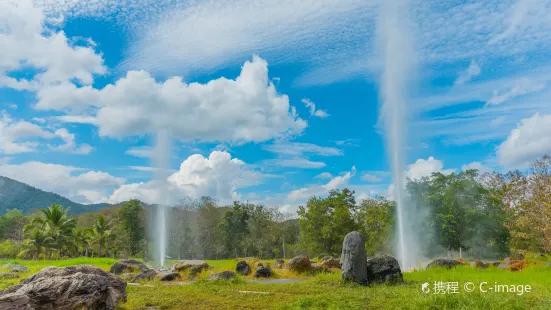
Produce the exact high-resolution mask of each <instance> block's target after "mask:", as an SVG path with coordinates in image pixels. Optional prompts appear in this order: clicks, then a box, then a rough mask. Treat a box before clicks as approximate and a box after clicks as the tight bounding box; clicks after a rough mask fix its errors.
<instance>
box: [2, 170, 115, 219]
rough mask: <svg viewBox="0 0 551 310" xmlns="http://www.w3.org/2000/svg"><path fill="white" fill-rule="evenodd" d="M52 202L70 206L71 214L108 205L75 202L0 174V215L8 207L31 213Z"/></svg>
mask: <svg viewBox="0 0 551 310" xmlns="http://www.w3.org/2000/svg"><path fill="white" fill-rule="evenodd" d="M52 204H60V205H62V206H63V207H64V208H67V207H69V208H71V210H70V211H69V214H71V215H76V214H81V213H85V212H94V211H98V210H100V209H103V208H105V207H108V206H110V205H109V204H107V203H100V204H91V205H85V204H81V203H76V202H74V201H71V200H69V199H67V198H65V197H62V196H60V195H58V194H54V193H50V192H45V191H43V190H40V189H38V188H35V187H32V186H30V185H27V184H25V183H22V182H19V181H16V180H12V179H10V178H6V177H3V176H0V215H2V214H4V213H5V212H6V210H10V209H18V210H20V211H21V212H23V214H31V213H33V212H34V211H35V210H38V209H41V208H46V207H48V206H50V205H52Z"/></svg>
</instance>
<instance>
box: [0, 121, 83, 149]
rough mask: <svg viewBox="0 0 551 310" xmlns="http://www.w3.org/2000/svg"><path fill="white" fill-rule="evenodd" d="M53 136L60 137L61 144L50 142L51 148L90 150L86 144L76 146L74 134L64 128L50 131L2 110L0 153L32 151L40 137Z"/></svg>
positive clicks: (37, 144) (50, 137)
mask: <svg viewBox="0 0 551 310" xmlns="http://www.w3.org/2000/svg"><path fill="white" fill-rule="evenodd" d="M35 121H36V120H35ZM54 138H59V139H61V140H62V141H63V144H61V145H52V144H50V145H49V147H50V149H51V150H54V151H64V152H72V153H75V154H88V153H90V152H91V151H92V147H91V146H90V145H88V144H81V145H78V146H77V145H76V144H75V135H74V134H72V133H70V132H69V131H68V130H67V129H65V128H60V129H57V130H55V131H54V132H50V131H48V130H45V129H43V128H42V127H40V126H38V125H36V124H33V123H30V122H27V121H25V120H14V119H12V118H11V117H10V116H9V115H8V114H7V113H6V112H5V111H3V112H2V116H1V117H0V153H4V154H16V153H29V152H34V151H36V149H37V147H38V146H39V145H40V142H41V141H40V140H41V139H48V140H52V139H54Z"/></svg>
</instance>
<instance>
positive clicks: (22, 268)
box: [2, 264, 29, 272]
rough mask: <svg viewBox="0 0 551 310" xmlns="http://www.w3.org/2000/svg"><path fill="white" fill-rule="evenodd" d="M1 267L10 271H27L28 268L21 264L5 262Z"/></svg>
mask: <svg viewBox="0 0 551 310" xmlns="http://www.w3.org/2000/svg"><path fill="white" fill-rule="evenodd" d="M2 268H3V269H6V270H8V271H10V272H29V268H27V267H26V266H21V265H12V264H7V265H4V266H3V267H2Z"/></svg>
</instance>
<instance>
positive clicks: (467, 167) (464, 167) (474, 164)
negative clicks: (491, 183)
mask: <svg viewBox="0 0 551 310" xmlns="http://www.w3.org/2000/svg"><path fill="white" fill-rule="evenodd" d="M471 169H476V170H478V172H479V173H486V172H492V169H491V168H489V167H486V166H484V165H483V164H482V163H481V162H478V161H473V162H472V163H468V164H466V165H462V166H461V170H462V171H467V170H471Z"/></svg>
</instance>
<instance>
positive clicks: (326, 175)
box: [314, 172, 333, 179]
mask: <svg viewBox="0 0 551 310" xmlns="http://www.w3.org/2000/svg"><path fill="white" fill-rule="evenodd" d="M331 178H333V175H332V174H331V173H329V172H322V173H320V174H318V175H316V176H315V177H314V179H331Z"/></svg>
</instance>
